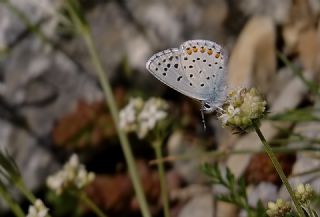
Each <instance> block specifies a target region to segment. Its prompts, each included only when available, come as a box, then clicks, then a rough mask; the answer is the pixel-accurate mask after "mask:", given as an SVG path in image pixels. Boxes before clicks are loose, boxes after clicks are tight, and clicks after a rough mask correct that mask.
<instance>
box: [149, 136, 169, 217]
mask: <svg viewBox="0 0 320 217" xmlns="http://www.w3.org/2000/svg"><path fill="white" fill-rule="evenodd" d="M153 148H154V151H155V153H156V158H157V159H162V142H161V140H156V141H155V142H154V143H153ZM157 166H158V173H159V179H160V189H161V198H162V204H163V210H164V216H165V217H170V207H169V198H168V187H167V182H166V178H165V171H164V165H163V162H160V163H158V165H157Z"/></svg>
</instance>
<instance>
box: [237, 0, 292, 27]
mask: <svg viewBox="0 0 320 217" xmlns="http://www.w3.org/2000/svg"><path fill="white" fill-rule="evenodd" d="M238 4H239V7H240V8H241V9H242V11H243V12H244V13H245V14H246V15H247V16H256V15H258V16H267V17H270V18H271V19H273V21H275V22H276V23H277V24H283V23H285V22H288V19H289V15H290V9H291V5H292V1H291V0H282V1H277V0H269V1H267V2H266V1H264V0H245V1H241V2H239V3H238Z"/></svg>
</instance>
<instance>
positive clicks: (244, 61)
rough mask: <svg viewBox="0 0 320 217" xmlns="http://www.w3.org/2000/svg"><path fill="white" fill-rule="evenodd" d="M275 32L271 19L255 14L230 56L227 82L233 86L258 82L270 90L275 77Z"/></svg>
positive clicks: (262, 89)
mask: <svg viewBox="0 0 320 217" xmlns="http://www.w3.org/2000/svg"><path fill="white" fill-rule="evenodd" d="M275 40H276V33H275V27H274V23H273V21H272V19H270V18H269V17H253V18H251V20H250V21H248V23H247V24H246V26H245V27H244V29H243V31H242V32H241V34H240V36H239V38H238V40H237V42H236V44H235V46H234V48H233V50H232V53H231V56H230V60H229V74H228V84H229V85H230V86H231V87H233V88H237V87H243V86H244V87H248V86H251V85H255V86H257V87H258V89H259V90H260V91H262V92H263V93H267V92H268V90H269V88H271V86H270V82H272V81H273V80H274V79H275V72H276V53H275Z"/></svg>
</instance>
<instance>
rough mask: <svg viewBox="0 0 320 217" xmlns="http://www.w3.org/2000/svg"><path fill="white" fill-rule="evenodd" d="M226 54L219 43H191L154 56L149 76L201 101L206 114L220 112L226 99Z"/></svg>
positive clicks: (151, 60)
mask: <svg viewBox="0 0 320 217" xmlns="http://www.w3.org/2000/svg"><path fill="white" fill-rule="evenodd" d="M225 62H226V57H225V53H224V50H223V49H222V48H221V46H220V45H218V44H217V43H215V42H212V41H208V40H190V41H186V42H184V43H183V44H182V45H181V46H180V48H171V49H167V50H164V51H161V52H159V53H156V54H154V55H153V56H152V57H151V58H150V59H149V61H148V62H147V64H146V68H147V69H148V70H149V72H150V73H151V74H152V75H154V76H155V77H156V78H157V79H159V80H160V81H161V82H163V83H164V84H166V85H168V86H169V87H171V88H173V89H175V90H177V91H178V92H180V93H182V94H184V95H186V96H188V97H191V98H194V99H196V100H199V101H201V103H202V109H203V111H205V112H212V111H214V110H215V109H217V108H219V107H220V106H221V105H222V104H223V102H224V100H225V97H226V88H225V72H226V67H225V66H226V64H225Z"/></svg>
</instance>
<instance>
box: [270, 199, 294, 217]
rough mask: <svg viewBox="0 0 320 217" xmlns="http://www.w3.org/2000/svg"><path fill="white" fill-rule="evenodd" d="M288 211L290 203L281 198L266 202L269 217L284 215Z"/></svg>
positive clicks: (283, 216)
mask: <svg viewBox="0 0 320 217" xmlns="http://www.w3.org/2000/svg"><path fill="white" fill-rule="evenodd" d="M290 211H291V206H290V203H289V202H287V201H284V200H282V199H278V200H277V201H276V202H269V203H268V209H267V215H268V216H270V217H285V216H287V214H288V213H289V212H290Z"/></svg>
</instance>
